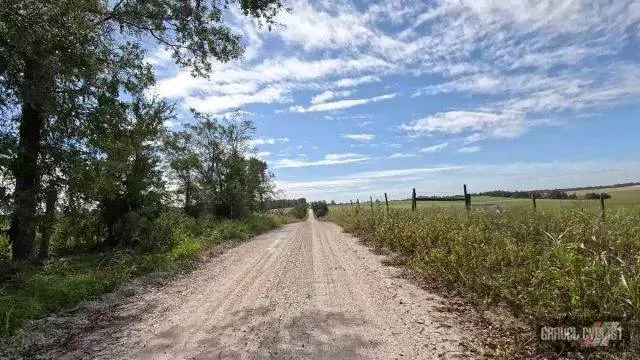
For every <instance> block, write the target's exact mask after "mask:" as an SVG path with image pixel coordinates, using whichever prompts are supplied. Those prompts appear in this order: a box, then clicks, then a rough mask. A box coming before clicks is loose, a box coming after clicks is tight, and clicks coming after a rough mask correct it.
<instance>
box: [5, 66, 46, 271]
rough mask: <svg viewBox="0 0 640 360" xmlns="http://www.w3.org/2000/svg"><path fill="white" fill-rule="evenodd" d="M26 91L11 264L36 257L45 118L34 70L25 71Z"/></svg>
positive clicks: (12, 223)
mask: <svg viewBox="0 0 640 360" xmlns="http://www.w3.org/2000/svg"><path fill="white" fill-rule="evenodd" d="M24 77H25V90H24V94H23V103H22V118H21V119H20V126H19V140H18V155H17V161H16V164H15V168H14V169H15V170H14V176H15V179H16V186H15V190H14V201H15V204H14V209H13V214H12V217H11V229H10V230H9V237H10V240H11V245H12V252H13V254H12V256H13V260H14V261H20V260H30V259H33V258H34V256H35V243H36V241H35V239H36V227H37V224H38V218H37V216H36V203H37V196H38V180H39V179H38V178H39V176H38V156H39V154H40V147H41V142H42V127H43V125H44V123H43V121H44V119H43V118H44V116H43V110H42V104H41V102H40V101H38V98H39V96H38V95H37V93H38V91H39V89H37V84H36V83H37V81H36V80H35V79H36V76H34V69H33V67H32V66H29V65H27V66H26V68H25V74H24Z"/></svg>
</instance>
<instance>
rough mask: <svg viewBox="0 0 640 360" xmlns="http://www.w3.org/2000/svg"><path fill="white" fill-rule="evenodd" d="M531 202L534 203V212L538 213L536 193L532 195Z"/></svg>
mask: <svg viewBox="0 0 640 360" xmlns="http://www.w3.org/2000/svg"><path fill="white" fill-rule="evenodd" d="M531 201H533V211H536V193H533V192H532V193H531Z"/></svg>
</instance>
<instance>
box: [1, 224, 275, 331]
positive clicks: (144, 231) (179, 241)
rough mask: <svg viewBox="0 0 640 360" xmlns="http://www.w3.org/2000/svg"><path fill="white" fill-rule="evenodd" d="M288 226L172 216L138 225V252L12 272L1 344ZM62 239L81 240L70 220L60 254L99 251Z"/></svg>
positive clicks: (65, 259)
mask: <svg viewBox="0 0 640 360" xmlns="http://www.w3.org/2000/svg"><path fill="white" fill-rule="evenodd" d="M86 220H87V223H90V220H89V219H86ZM285 220H286V218H285V217H275V216H270V215H266V214H259V215H251V216H249V217H248V218H247V219H245V220H216V219H213V218H200V219H194V218H191V217H189V216H186V215H183V214H181V213H180V212H167V213H164V214H161V215H160V216H159V217H158V218H157V219H155V220H153V221H152V220H148V219H144V218H138V219H135V221H136V224H135V227H134V229H136V230H135V232H134V235H133V238H134V243H135V246H136V248H135V249H127V248H125V247H120V248H118V249H115V250H108V251H105V252H92V253H81V254H77V255H72V256H68V257H58V258H56V257H52V258H51V259H49V260H48V261H47V262H46V263H45V265H44V267H36V266H29V265H25V266H23V267H22V268H20V269H19V270H20V271H17V272H16V271H15V270H16V269H10V270H12V271H9V272H7V274H6V277H7V280H6V281H5V283H4V284H3V291H2V292H0V338H6V337H8V336H10V335H11V334H13V333H14V331H15V330H16V329H17V328H19V327H20V326H21V325H22V324H24V322H25V321H26V320H28V319H38V318H41V317H43V316H46V315H47V314H50V313H52V312H56V311H59V310H61V309H65V308H68V307H71V306H74V305H75V304H77V303H78V302H80V301H83V300H88V299H93V298H95V297H97V296H99V295H101V294H104V293H106V292H110V291H114V290H116V289H117V288H118V287H119V286H120V285H122V284H123V283H125V282H127V281H129V280H130V279H132V278H134V277H136V276H140V275H144V274H148V273H150V272H156V271H168V272H171V271H175V270H177V269H184V268H188V267H190V266H192V265H193V264H194V260H196V259H198V258H199V257H200V256H202V253H203V252H204V251H206V250H207V249H209V248H211V247H213V246H215V245H218V244H220V243H223V242H225V241H227V240H230V239H247V238H249V237H251V236H253V235H256V234H259V233H261V232H264V231H267V230H270V229H274V228H276V227H278V226H280V225H281V224H282V222H283V221H285ZM62 234H72V235H73V234H77V233H76V231H75V229H73V227H72V226H71V222H70V221H68V219H66V220H65V224H64V228H63V230H62V231H60V232H58V238H57V242H56V246H57V249H58V250H64V251H69V249H79V248H83V247H87V246H90V244H94V245H95V243H93V242H92V241H91V240H89V239H88V238H82V237H79V238H75V237H74V238H72V239H71V240H70V241H68V242H67V241H64V240H63V239H62V238H60V236H61V235H62ZM2 241H6V239H5V240H3V239H2V237H0V248H1V247H2V246H3V245H2ZM6 246H8V244H7V245H6ZM134 250H135V251H134ZM7 256H9V255H8V253H7Z"/></svg>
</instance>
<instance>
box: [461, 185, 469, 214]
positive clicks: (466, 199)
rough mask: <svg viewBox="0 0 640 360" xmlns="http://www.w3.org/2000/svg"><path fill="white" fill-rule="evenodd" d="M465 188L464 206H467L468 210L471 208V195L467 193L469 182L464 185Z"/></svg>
mask: <svg viewBox="0 0 640 360" xmlns="http://www.w3.org/2000/svg"><path fill="white" fill-rule="evenodd" d="M463 190H464V207H466V208H467V210H470V209H471V195H469V194H468V193H467V184H464V185H463Z"/></svg>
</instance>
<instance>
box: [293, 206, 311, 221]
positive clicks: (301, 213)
mask: <svg viewBox="0 0 640 360" xmlns="http://www.w3.org/2000/svg"><path fill="white" fill-rule="evenodd" d="M308 208H309V206H308V205H307V203H306V202H299V203H297V204H296V206H294V207H293V209H291V210H289V214H290V215H291V216H293V217H295V218H296V219H304V218H306V217H307V209H308Z"/></svg>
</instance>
